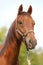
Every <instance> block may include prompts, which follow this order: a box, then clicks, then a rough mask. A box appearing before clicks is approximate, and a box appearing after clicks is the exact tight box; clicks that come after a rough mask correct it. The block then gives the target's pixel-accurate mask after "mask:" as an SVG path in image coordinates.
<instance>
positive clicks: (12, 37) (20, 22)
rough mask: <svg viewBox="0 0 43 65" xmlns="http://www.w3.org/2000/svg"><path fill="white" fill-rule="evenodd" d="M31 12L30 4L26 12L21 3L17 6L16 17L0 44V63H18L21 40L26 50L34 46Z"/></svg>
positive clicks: (12, 64)
mask: <svg viewBox="0 0 43 65" xmlns="http://www.w3.org/2000/svg"><path fill="white" fill-rule="evenodd" d="M31 14H32V6H31V5H30V6H29V8H28V11H27V12H25V11H23V6H22V4H21V5H20V6H19V8H18V14H17V17H16V19H15V20H14V21H13V23H12V25H11V26H10V28H9V30H8V33H7V36H6V39H5V42H4V45H3V46H0V48H1V50H0V65H19V61H18V56H19V52H20V47H21V44H22V43H21V42H22V41H23V42H24V44H25V46H26V49H27V50H28V51H29V49H34V48H35V47H36V44H37V40H36V38H35V35H34V25H35V22H34V20H33V18H32V16H31Z"/></svg>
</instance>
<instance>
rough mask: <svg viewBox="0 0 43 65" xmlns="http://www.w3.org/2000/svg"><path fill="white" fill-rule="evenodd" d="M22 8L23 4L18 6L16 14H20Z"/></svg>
mask: <svg viewBox="0 0 43 65" xmlns="http://www.w3.org/2000/svg"><path fill="white" fill-rule="evenodd" d="M22 10H23V6H22V4H21V5H20V6H19V9H18V14H20V13H21V12H22Z"/></svg>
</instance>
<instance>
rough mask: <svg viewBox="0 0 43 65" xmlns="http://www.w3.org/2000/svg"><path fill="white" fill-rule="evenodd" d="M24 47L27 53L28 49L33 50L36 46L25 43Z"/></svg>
mask: <svg viewBox="0 0 43 65" xmlns="http://www.w3.org/2000/svg"><path fill="white" fill-rule="evenodd" d="M25 45H26V49H27V50H28V51H29V49H30V50H32V49H34V48H35V46H36V45H34V44H33V43H26V42H25Z"/></svg>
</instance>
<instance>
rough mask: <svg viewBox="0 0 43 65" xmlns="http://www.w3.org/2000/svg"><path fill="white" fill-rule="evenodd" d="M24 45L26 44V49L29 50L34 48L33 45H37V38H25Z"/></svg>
mask: <svg viewBox="0 0 43 65" xmlns="http://www.w3.org/2000/svg"><path fill="white" fill-rule="evenodd" d="M25 45H26V49H27V50H29V49H34V48H35V46H36V45H37V40H36V39H34V40H33V39H28V38H26V39H25Z"/></svg>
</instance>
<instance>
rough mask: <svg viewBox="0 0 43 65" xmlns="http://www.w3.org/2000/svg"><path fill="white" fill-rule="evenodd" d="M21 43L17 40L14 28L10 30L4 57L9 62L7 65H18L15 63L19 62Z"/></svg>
mask: <svg viewBox="0 0 43 65" xmlns="http://www.w3.org/2000/svg"><path fill="white" fill-rule="evenodd" d="M20 45H21V41H19V40H18V39H17V38H16V35H15V32H14V30H13V26H11V28H10V29H9V32H8V35H7V38H6V41H5V47H6V49H5V52H4V57H5V58H6V60H7V63H11V64H14V65H16V64H15V63H16V62H17V60H18V55H19V50H20Z"/></svg>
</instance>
